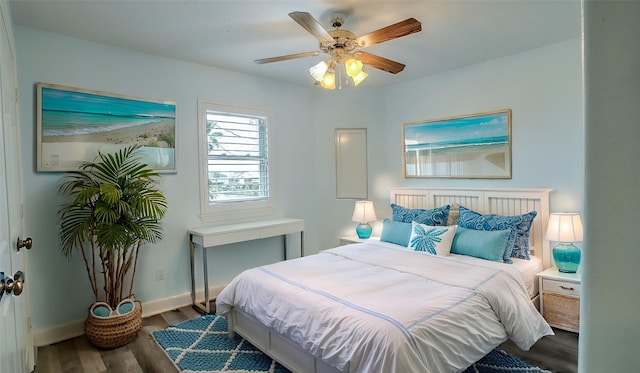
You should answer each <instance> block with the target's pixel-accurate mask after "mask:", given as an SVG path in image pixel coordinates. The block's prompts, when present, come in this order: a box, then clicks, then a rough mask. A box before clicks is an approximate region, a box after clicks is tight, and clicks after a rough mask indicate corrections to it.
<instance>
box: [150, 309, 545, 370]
mask: <svg viewBox="0 0 640 373" xmlns="http://www.w3.org/2000/svg"><path fill="white" fill-rule="evenodd" d="M152 336H153V339H154V340H155V341H156V343H158V345H160V347H162V349H163V350H164V352H165V353H166V354H167V356H169V358H170V359H171V361H173V363H174V364H175V366H176V367H177V368H178V370H180V372H184V373H188V372H198V373H217V372H230V373H249V372H251V373H262V372H264V373H288V372H289V371H288V370H287V369H286V368H284V367H283V366H282V365H280V364H278V363H276V362H275V361H273V360H272V359H271V358H270V357H268V356H267V355H265V354H263V353H262V352H260V350H258V349H257V348H255V347H253V346H252V345H251V344H250V343H249V342H247V341H246V340H244V339H243V338H241V337H240V336H238V335H236V337H235V338H234V339H230V338H229V337H228V334H227V320H225V319H224V318H222V317H220V316H218V315H205V316H201V317H198V318H195V319H192V320H187V321H184V322H181V323H179V324H176V325H174V326H170V327H168V328H166V329H162V330H156V331H154V332H153V333H152ZM509 372H527V373H529V372H533V373H542V372H547V373H548V371H545V370H542V369H540V368H538V367H535V366H532V365H530V364H528V363H525V362H524V361H522V360H520V359H518V358H516V357H514V356H512V355H509V354H507V353H506V352H504V351H501V350H497V349H496V350H493V351H491V352H490V353H489V354H487V356H485V357H483V358H482V359H480V361H478V362H477V363H475V364H473V365H472V366H471V367H469V368H468V369H467V370H465V371H464V373H509Z"/></svg>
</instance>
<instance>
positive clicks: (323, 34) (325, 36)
mask: <svg viewBox="0 0 640 373" xmlns="http://www.w3.org/2000/svg"><path fill="white" fill-rule="evenodd" d="M289 17H291V18H292V19H293V20H294V21H296V22H297V23H298V24H299V25H300V26H302V28H304V29H305V30H307V31H309V33H310V34H311V35H313V36H315V37H316V39H318V40H320V42H325V43H335V40H334V39H333V36H331V35H329V33H328V32H327V30H325V29H324V27H322V25H320V23H319V22H318V21H317V20H316V19H315V18H313V16H312V15H311V14H309V13H307V12H291V13H289Z"/></svg>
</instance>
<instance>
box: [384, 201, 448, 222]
mask: <svg viewBox="0 0 640 373" xmlns="http://www.w3.org/2000/svg"><path fill="white" fill-rule="evenodd" d="M449 208H450V206H449V205H444V206H442V207H436V208H434V209H431V210H424V209H409V208H406V207H402V206H400V205H396V204H395V203H392V204H391V211H392V215H391V218H392V219H393V220H394V221H402V222H405V223H411V222H412V221H415V222H418V223H420V224H426V225H447V218H448V217H449Z"/></svg>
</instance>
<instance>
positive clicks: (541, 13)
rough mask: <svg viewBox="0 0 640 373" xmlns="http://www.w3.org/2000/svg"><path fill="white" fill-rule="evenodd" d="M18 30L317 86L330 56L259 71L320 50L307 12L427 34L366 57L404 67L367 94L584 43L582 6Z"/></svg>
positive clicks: (351, 4)
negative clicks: (314, 71)
mask: <svg viewBox="0 0 640 373" xmlns="http://www.w3.org/2000/svg"><path fill="white" fill-rule="evenodd" d="M10 7H11V10H12V15H13V21H14V23H15V24H16V25H24V26H28V27H32V28H36V29H41V30H45V31H49V32H53V33H58V34H63V35H68V36H72V37H76V38H80V39H86V40H91V41H96V42H100V43H105V44H110V45H113V46H117V47H122V48H127V49H132V50H136V51H140V52H144V53H150V54H154V55H159V56H166V57H171V58H176V59H182V60H186V61H191V62H195V63H199V64H203V65H209V66H214V67H219V68H223V69H227V70H233V71H238V72H241V73H244V74H251V75H256V76H261V77H266V78H269V79H273V80H278V81H283V82H289V83H292V84H296V85H302V86H311V85H312V84H313V79H312V78H311V77H310V76H309V74H308V72H307V70H308V68H309V67H310V66H312V65H314V64H316V63H317V62H319V61H321V60H322V59H323V57H324V59H326V57H327V56H326V55H321V56H317V57H307V58H303V59H297V60H290V61H283V62H276V63H271V64H264V65H258V64H255V63H253V60H255V59H259V58H266V57H273V56H280V55H286V54H293V53H300V52H308V51H315V50H318V41H317V40H316V39H315V38H314V37H313V36H312V35H311V34H309V33H307V32H306V31H305V30H304V29H303V28H302V27H300V26H299V25H298V24H297V23H296V22H294V21H293V20H292V19H291V18H289V16H288V13H290V12H292V11H304V12H309V13H311V15H313V16H314V17H315V18H316V19H317V20H318V21H319V22H320V24H322V25H323V26H324V27H325V29H327V30H331V29H332V28H331V24H330V23H331V16H332V15H333V14H335V13H336V12H338V13H342V14H344V15H345V16H346V17H345V24H344V25H343V26H342V29H346V30H350V31H352V32H353V33H355V34H356V35H357V36H360V35H363V34H366V33H368V32H371V31H375V30H377V29H380V28H382V27H385V26H388V25H390V24H393V23H396V22H399V21H402V20H404V19H406V18H410V17H413V18H416V19H417V20H419V21H420V22H422V32H420V33H417V34H413V35H409V36H405V37H402V38H398V39H396V40H392V41H388V42H385V43H381V44H378V45H374V46H371V47H369V48H366V49H365V50H366V51H367V52H369V53H374V54H377V55H380V56H382V57H385V58H389V59H391V60H395V61H398V62H401V63H403V64H406V65H407V67H406V68H405V70H404V71H402V72H400V73H399V74H397V75H393V74H389V73H386V72H383V71H380V70H376V69H373V68H371V67H369V68H366V67H365V70H366V71H367V72H368V73H369V78H368V79H367V80H365V81H364V82H363V83H362V85H361V86H360V87H363V86H388V85H393V84H397V83H400V82H405V81H408V80H413V79H416V78H420V77H423V76H427V75H432V74H438V73H441V72H444V71H448V70H452V69H456V68H460V67H463V66H468V65H473V64H476V63H480V62H482V61H487V60H491V59H495V58H499V57H502V56H507V55H511V54H515V53H520V52H523V51H526V50H530V49H534V48H538V47H542V46H545V45H549V44H553V43H557V42H560V41H564V40H568V39H572V38H577V37H579V36H580V1H579V0H555V1H549V0H503V1H484V0H467V1H462V0H449V1H426V0H425V1H419V0H415V1H392V0H389V1H364V0H359V1H356V0H346V1H339V0H299V1H278V0H261V1H246V0H234V1H218V0H208V1H205V0H200V1H195V0H182V1H176V0H128V1H125V0H82V1H80V0H11V1H10Z"/></svg>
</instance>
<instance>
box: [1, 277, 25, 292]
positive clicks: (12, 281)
mask: <svg viewBox="0 0 640 373" xmlns="http://www.w3.org/2000/svg"><path fill="white" fill-rule="evenodd" d="M4 287H5V291H6V292H7V294H11V293H13V295H15V296H18V295H20V294H22V290H24V273H22V271H18V272H16V274H15V275H13V278H11V277H7V278H6V280H5V285H4Z"/></svg>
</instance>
